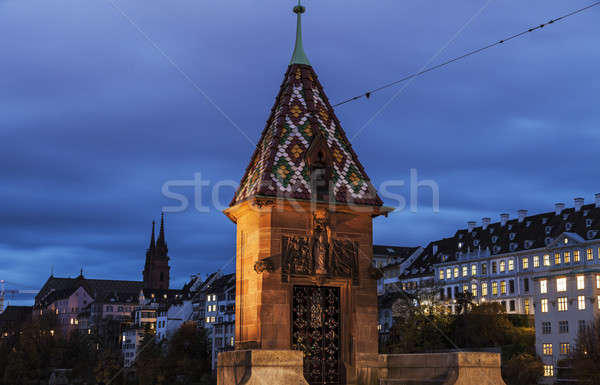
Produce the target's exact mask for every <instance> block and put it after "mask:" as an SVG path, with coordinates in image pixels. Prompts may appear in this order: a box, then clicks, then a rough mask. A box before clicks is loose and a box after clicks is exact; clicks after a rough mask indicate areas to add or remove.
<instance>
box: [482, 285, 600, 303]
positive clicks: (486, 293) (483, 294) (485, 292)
mask: <svg viewBox="0 0 600 385" xmlns="http://www.w3.org/2000/svg"><path fill="white" fill-rule="evenodd" d="M481 295H482V296H483V297H486V296H487V295H488V284H487V282H483V283H482V284H481ZM599 297H600V296H599ZM598 305H599V306H600V302H598Z"/></svg>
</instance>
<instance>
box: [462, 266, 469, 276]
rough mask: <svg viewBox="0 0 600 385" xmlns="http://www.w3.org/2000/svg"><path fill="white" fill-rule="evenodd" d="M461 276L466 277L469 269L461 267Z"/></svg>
mask: <svg viewBox="0 0 600 385" xmlns="http://www.w3.org/2000/svg"><path fill="white" fill-rule="evenodd" d="M462 275H463V277H466V276H467V275H469V268H468V267H467V266H463V267H462Z"/></svg>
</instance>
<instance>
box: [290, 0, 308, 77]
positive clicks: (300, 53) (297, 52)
mask: <svg viewBox="0 0 600 385" xmlns="http://www.w3.org/2000/svg"><path fill="white" fill-rule="evenodd" d="M304 12H306V8H305V7H304V6H303V5H302V4H300V0H298V5H297V6H295V7H294V13H295V14H296V15H298V20H297V23H296V46H295V47H294V54H293V55H292V60H291V61H290V64H305V65H307V66H309V65H310V62H309V61H308V57H307V56H306V53H305V52H304V46H303V44H302V14H303V13H304Z"/></svg>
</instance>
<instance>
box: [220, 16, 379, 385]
mask: <svg viewBox="0 0 600 385" xmlns="http://www.w3.org/2000/svg"><path fill="white" fill-rule="evenodd" d="M304 11H305V8H304V7H303V6H301V5H298V6H297V7H295V8H294V12H295V13H296V14H297V36H296V45H295V49H294V54H293V57H292V60H291V62H290V64H289V66H288V69H287V71H286V73H285V76H284V79H283V83H282V85H281V88H280V90H279V94H278V95H277V99H276V101H275V105H274V107H273V109H272V111H271V115H270V117H269V120H268V122H267V125H266V128H265V129H264V131H263V133H262V136H261V138H260V140H259V142H258V145H257V147H256V150H255V151H254V154H253V155H252V158H251V161H250V164H249V166H248V168H247V169H246V172H245V174H244V177H243V179H242V181H241V184H240V187H239V189H238V191H237V192H236V194H235V197H234V198H233V200H232V202H231V204H230V207H229V208H228V209H227V210H225V214H226V215H227V216H228V217H229V218H230V219H231V220H232V221H233V222H234V223H236V225H237V259H236V291H237V292H236V335H235V340H236V349H237V350H262V351H266V350H277V351H282V350H299V351H302V352H303V358H304V362H303V372H304V378H305V379H306V381H307V382H308V383H309V384H332V385H334V384H345V383H347V382H348V383H352V381H353V378H354V376H355V374H354V373H355V371H354V366H355V363H356V360H357V358H358V357H359V356H360V355H361V354H365V353H370V354H376V353H377V350H378V331H377V323H378V321H377V288H376V277H375V273H374V272H373V270H372V268H371V258H372V244H373V240H372V219H373V218H374V217H376V216H378V215H381V214H387V212H389V209H387V208H384V207H382V201H381V200H380V199H379V197H378V196H377V193H376V191H375V189H374V188H373V186H372V185H371V183H370V180H369V177H368V176H367V174H366V172H365V170H364V169H363V167H362V165H361V164H360V162H359V160H358V157H357V155H356V153H355V152H354V150H353V149H352V146H351V144H350V142H349V141H348V138H347V137H346V134H345V133H344V130H343V129H342V126H341V124H340V122H339V121H338V119H337V117H336V116H335V113H334V110H333V108H332V107H331V105H330V103H329V100H328V99H327V96H326V95H325V92H324V91H323V87H322V85H321V83H320V82H319V80H318V77H317V74H316V73H315V71H314V69H313V67H312V66H311V64H310V62H309V61H308V58H307V56H306V54H305V52H304V49H303V44H302V29H301V28H302V27H301V15H302V14H303V13H304ZM223 357H225V355H224V356H223ZM227 357H232V356H231V355H227ZM219 360H221V358H219ZM221 361H222V362H221ZM221 361H220V362H221V363H220V365H221V364H222V365H226V362H225V361H226V360H225V358H223V360H221ZM253 370H254V369H253ZM224 378H225V376H224V375H220V379H219V384H229V383H232V382H231V380H225V379H224ZM228 381H229V382H228Z"/></svg>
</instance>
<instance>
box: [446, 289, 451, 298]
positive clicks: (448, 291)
mask: <svg viewBox="0 0 600 385" xmlns="http://www.w3.org/2000/svg"><path fill="white" fill-rule="evenodd" d="M446 292H447V293H448V295H447V297H448V299H450V298H452V288H451V287H448V288H446Z"/></svg>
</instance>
